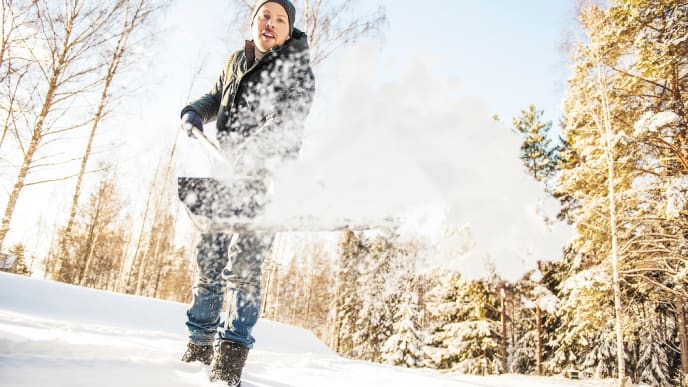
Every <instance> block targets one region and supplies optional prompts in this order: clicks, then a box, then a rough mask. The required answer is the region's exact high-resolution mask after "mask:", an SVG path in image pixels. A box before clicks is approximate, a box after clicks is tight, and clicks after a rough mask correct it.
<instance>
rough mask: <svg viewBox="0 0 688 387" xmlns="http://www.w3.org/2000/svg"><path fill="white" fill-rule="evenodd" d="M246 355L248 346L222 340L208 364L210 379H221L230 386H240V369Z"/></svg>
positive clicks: (242, 367)
mask: <svg viewBox="0 0 688 387" xmlns="http://www.w3.org/2000/svg"><path fill="white" fill-rule="evenodd" d="M247 357H248V348H246V347H244V346H243V345H240V344H237V343H234V342H231V341H222V342H221V343H220V346H219V347H218V350H217V353H216V354H215V357H214V358H213V363H212V364H211V366H210V381H211V382H216V381H218V380H222V381H225V382H227V385H228V386H230V387H239V386H241V371H242V370H243V369H244V364H246V358H247Z"/></svg>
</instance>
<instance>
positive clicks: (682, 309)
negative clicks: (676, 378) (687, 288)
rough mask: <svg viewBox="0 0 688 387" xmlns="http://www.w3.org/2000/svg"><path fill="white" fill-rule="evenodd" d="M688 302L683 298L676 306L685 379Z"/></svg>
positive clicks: (687, 349)
mask: <svg viewBox="0 0 688 387" xmlns="http://www.w3.org/2000/svg"><path fill="white" fill-rule="evenodd" d="M686 302H688V300H686V299H685V298H681V299H680V300H679V302H678V305H676V322H677V323H678V336H679V339H680V341H681V348H680V350H681V372H682V373H683V378H684V379H685V378H687V377H688V333H687V332H686V306H685V305H686Z"/></svg>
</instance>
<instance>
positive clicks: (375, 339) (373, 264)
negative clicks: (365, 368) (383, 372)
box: [353, 236, 404, 362]
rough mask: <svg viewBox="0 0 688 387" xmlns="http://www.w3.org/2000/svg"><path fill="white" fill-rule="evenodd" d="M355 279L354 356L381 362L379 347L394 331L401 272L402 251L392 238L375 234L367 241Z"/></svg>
mask: <svg viewBox="0 0 688 387" xmlns="http://www.w3.org/2000/svg"><path fill="white" fill-rule="evenodd" d="M367 251H368V254H367V255H366V257H365V259H364V262H362V263H361V266H360V269H361V270H360V276H359V277H358V278H357V287H358V294H359V296H360V297H361V309H360V310H359V313H358V319H357V321H356V326H357V331H356V332H355V333H354V336H353V339H354V343H355V344H354V345H355V353H356V355H357V358H361V359H364V360H371V361H377V362H379V361H381V360H382V358H381V351H382V347H383V345H384V343H385V341H387V339H388V338H389V337H390V336H391V335H392V334H393V331H394V316H395V315H396V313H397V308H398V307H399V297H400V293H401V289H400V287H401V286H403V285H404V283H403V282H401V276H402V275H403V272H401V271H400V268H399V263H400V262H401V260H402V257H401V255H402V254H403V253H402V251H401V250H400V249H399V248H398V247H397V246H395V245H394V243H392V238H390V237H383V236H378V237H376V238H375V239H374V240H373V241H372V243H370V245H369V247H368V249H367Z"/></svg>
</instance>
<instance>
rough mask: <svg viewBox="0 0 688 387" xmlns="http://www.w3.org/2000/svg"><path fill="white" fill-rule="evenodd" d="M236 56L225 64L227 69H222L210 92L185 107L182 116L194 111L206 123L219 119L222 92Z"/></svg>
mask: <svg viewBox="0 0 688 387" xmlns="http://www.w3.org/2000/svg"><path fill="white" fill-rule="evenodd" d="M234 56H235V55H232V56H231V57H230V58H229V60H228V61H227V63H226V64H225V67H224V68H223V69H222V73H220V77H219V78H218V79H217V81H216V82H215V84H214V85H213V87H212V88H211V89H210V91H208V92H207V93H206V94H204V95H202V96H201V97H200V98H198V99H197V100H195V101H193V102H191V103H189V104H188V105H186V106H184V108H183V109H182V112H181V115H182V116H183V115H184V113H186V112H188V111H189V110H193V111H195V112H196V113H198V114H199V115H200V116H201V118H202V119H203V122H204V123H205V122H208V121H212V120H214V119H215V118H216V117H217V114H218V111H219V110H220V103H221V102H222V92H223V90H224V85H225V84H226V82H227V80H226V78H225V77H226V75H227V71H228V69H229V66H230V64H231V63H232V61H233V58H234Z"/></svg>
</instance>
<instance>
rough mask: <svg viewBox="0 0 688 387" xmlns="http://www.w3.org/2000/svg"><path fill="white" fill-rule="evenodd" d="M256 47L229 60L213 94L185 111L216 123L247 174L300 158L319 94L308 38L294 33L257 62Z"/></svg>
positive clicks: (197, 101)
mask: <svg viewBox="0 0 688 387" xmlns="http://www.w3.org/2000/svg"><path fill="white" fill-rule="evenodd" d="M253 50H254V46H253V42H251V41H247V42H246V45H245V47H244V49H243V50H239V51H236V52H234V53H232V55H230V57H229V59H228V60H227V63H226V64H225V66H224V69H223V70H222V73H221V74H220V77H219V79H218V80H217V82H215V85H214V86H213V87H212V88H211V89H210V91H209V92H208V93H207V94H205V95H203V96H202V97H200V98H199V99H197V100H196V101H194V102H192V103H190V104H189V105H187V106H186V107H184V109H183V110H182V115H183V114H184V113H185V112H186V111H189V110H193V111H195V112H196V113H198V114H199V115H200V116H201V117H202V119H203V121H204V122H208V121H212V120H213V119H216V120H217V122H216V126H217V133H218V140H220V142H221V143H222V144H223V146H224V147H226V148H227V149H228V150H229V151H230V152H231V153H232V155H233V156H234V159H235V161H236V162H237V163H238V164H239V165H240V169H241V172H242V173H254V172H255V171H257V170H261V169H265V168H266V165H267V164H270V162H271V161H272V160H274V161H279V160H282V159H285V158H290V157H295V156H296V155H297V153H298V151H299V149H300V147H301V140H302V137H303V122H304V120H305V118H306V116H307V115H308V112H309V111H310V107H311V103H312V101H313V94H314V92H315V84H314V77H313V72H312V70H311V67H310V57H309V53H308V39H307V37H306V34H305V33H303V32H302V31H300V30H298V29H294V32H293V33H292V37H291V39H289V40H288V41H287V42H286V43H285V44H284V45H282V46H281V47H277V48H275V49H273V50H270V51H268V52H267V53H265V55H264V56H263V58H261V60H258V61H256V60H254V51H253Z"/></svg>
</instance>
